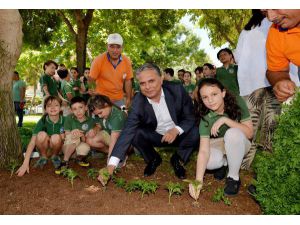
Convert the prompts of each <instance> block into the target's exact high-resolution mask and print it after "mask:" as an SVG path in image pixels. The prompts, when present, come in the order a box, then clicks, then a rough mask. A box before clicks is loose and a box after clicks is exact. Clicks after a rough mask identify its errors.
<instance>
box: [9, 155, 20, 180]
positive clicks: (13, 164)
mask: <svg viewBox="0 0 300 225" xmlns="http://www.w3.org/2000/svg"><path fill="white" fill-rule="evenodd" d="M18 166H19V162H18V161H17V160H15V159H12V160H10V162H9V164H8V167H7V168H8V170H9V171H10V178H11V177H12V175H13V174H14V172H15V171H16V168H17V167H18Z"/></svg>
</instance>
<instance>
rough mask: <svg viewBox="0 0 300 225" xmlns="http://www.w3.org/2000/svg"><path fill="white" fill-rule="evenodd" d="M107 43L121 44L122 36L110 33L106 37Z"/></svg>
mask: <svg viewBox="0 0 300 225" xmlns="http://www.w3.org/2000/svg"><path fill="white" fill-rule="evenodd" d="M107 44H108V45H112V44H116V45H123V38H122V36H121V35H120V34H118V33H115V34H110V35H108V38H107Z"/></svg>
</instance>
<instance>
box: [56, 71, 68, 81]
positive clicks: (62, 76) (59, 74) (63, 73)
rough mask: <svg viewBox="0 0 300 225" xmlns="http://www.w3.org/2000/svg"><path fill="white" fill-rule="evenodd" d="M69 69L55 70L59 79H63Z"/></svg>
mask: <svg viewBox="0 0 300 225" xmlns="http://www.w3.org/2000/svg"><path fill="white" fill-rule="evenodd" d="M68 73H69V71H68V70H67V69H59V70H57V74H58V76H59V77H60V79H65V78H66V77H67V76H68Z"/></svg>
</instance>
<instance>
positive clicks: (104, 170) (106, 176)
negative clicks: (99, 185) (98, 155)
mask: <svg viewBox="0 0 300 225" xmlns="http://www.w3.org/2000/svg"><path fill="white" fill-rule="evenodd" d="M99 175H100V176H101V178H102V181H103V184H104V185H106V184H107V182H108V180H109V178H110V174H109V172H108V170H107V168H102V169H101V170H99Z"/></svg>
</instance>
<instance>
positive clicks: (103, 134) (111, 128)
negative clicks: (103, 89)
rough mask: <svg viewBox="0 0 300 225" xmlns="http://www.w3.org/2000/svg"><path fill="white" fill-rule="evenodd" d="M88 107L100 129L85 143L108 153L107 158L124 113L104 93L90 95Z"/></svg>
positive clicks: (118, 131)
mask: <svg viewBox="0 0 300 225" xmlns="http://www.w3.org/2000/svg"><path fill="white" fill-rule="evenodd" d="M88 108H89V111H90V112H91V113H92V114H93V118H94V119H95V121H96V123H97V125H98V127H99V128H100V129H99V130H98V132H97V135H96V137H95V138H93V139H92V140H91V139H89V140H87V143H88V144H89V145H90V146H92V147H95V148H97V149H99V150H101V151H103V152H105V153H108V158H109V157H110V155H111V152H112V150H113V148H114V146H115V143H116V142H117V140H118V138H119V136H120V133H121V131H122V129H123V127H124V125H125V122H126V113H125V112H123V111H122V110H121V109H120V108H119V107H117V106H116V105H114V104H113V103H112V102H111V100H110V99H109V98H108V97H107V96H105V95H95V96H92V97H91V98H90V99H89V101H88ZM123 165H125V164H124V163H123Z"/></svg>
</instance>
